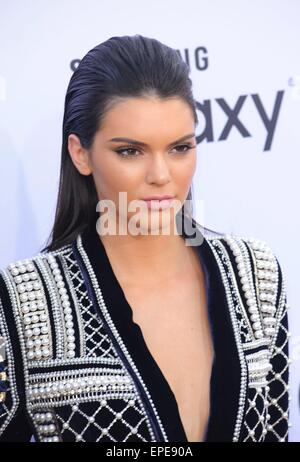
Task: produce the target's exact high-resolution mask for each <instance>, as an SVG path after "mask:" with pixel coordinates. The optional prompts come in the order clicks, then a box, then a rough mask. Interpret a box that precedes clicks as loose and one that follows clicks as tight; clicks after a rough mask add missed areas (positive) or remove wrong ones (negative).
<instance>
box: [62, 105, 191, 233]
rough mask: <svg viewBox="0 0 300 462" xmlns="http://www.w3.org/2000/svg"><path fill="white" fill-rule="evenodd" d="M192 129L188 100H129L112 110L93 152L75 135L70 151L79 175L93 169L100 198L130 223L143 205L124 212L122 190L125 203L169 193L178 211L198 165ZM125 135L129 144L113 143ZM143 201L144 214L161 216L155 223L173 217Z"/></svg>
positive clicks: (72, 136) (106, 117)
mask: <svg viewBox="0 0 300 462" xmlns="http://www.w3.org/2000/svg"><path fill="white" fill-rule="evenodd" d="M194 132H195V123H194V118H193V114H192V111H191V109H190V107H189V105H188V104H187V103H186V102H185V101H183V100H181V99H179V98H176V99H169V100H166V99H165V100H160V99H157V98H153V99H150V98H128V99H126V100H122V101H120V102H118V103H117V104H116V105H115V106H114V107H113V108H111V109H110V110H109V111H108V113H107V114H106V116H105V119H104V120H103V122H102V126H101V129H100V130H99V131H98V132H97V133H96V135H95V138H94V143H93V145H92V148H91V149H90V150H89V151H86V150H84V149H83V148H81V145H80V142H79V140H78V138H77V137H76V135H73V134H72V135H69V152H70V155H71V157H72V160H73V162H74V164H75V166H76V167H77V168H78V170H79V171H80V173H82V174H84V175H89V174H91V173H92V175H93V178H94V181H95V186H96V189H97V193H98V198H99V200H100V201H101V200H103V199H109V200H111V201H113V202H114V204H115V206H116V212H117V214H118V213H120V217H122V218H125V219H126V220H127V221H128V220H129V219H130V218H131V217H132V215H134V214H136V212H137V211H138V210H141V209H135V210H136V211H135V212H134V211H133V212H128V211H127V209H126V211H124V209H123V208H122V207H120V204H119V193H120V192H123V193H125V196H124V197H125V198H126V201H127V205H128V204H130V202H131V201H132V200H135V199H139V200H140V199H143V198H147V197H149V196H153V195H159V196H160V195H171V196H174V198H175V199H176V200H177V201H180V204H181V205H180V206H179V208H178V202H176V201H175V202H176V204H177V208H176V207H174V210H175V211H176V212H175V213H177V211H178V210H179V209H180V207H181V206H182V204H183V202H184V200H185V199H186V197H187V195H188V192H189V188H190V186H191V182H192V178H193V175H194V172H195V169H196V157H197V148H196V138H195V133H194ZM121 137H122V138H127V139H130V140H131V142H129V141H112V138H121ZM184 137H186V139H185V140H181V141H179V142H178V140H180V139H182V138H184ZM133 141H135V142H134V143H133ZM143 204H144V207H145V208H143V212H142V213H144V215H143V216H144V217H145V216H146V215H147V217H148V218H147V219H148V221H149V220H150V218H151V217H149V214H152V215H153V214H156V216H157V215H159V216H158V218H159V220H158V223H157V222H156V221H155V223H157V225H158V226H159V227H161V224H162V221H161V218H162V215H163V214H166V213H168V214H169V216H170V218H173V215H172V213H170V212H171V209H172V207H171V209H165V210H153V209H147V207H146V205H145V204H146V203H143ZM142 221H143V220H142ZM164 223H165V222H164ZM149 224H150V223H149ZM152 224H153V223H152ZM148 229H149V226H148ZM151 229H152V228H151Z"/></svg>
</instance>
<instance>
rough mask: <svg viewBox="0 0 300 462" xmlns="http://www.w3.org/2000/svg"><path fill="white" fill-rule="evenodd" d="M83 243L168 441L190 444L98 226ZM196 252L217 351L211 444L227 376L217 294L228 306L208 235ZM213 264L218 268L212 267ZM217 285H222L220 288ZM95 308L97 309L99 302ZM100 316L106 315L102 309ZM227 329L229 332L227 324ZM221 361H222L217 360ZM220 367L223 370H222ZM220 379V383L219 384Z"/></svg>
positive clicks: (208, 434)
mask: <svg viewBox="0 0 300 462" xmlns="http://www.w3.org/2000/svg"><path fill="white" fill-rule="evenodd" d="M194 226H195V225H194ZM196 232H200V231H199V229H198V228H197V229H196ZM183 235H184V238H188V236H187V235H186V234H185V231H184V229H183ZM202 241H203V242H202ZM82 244H83V248H84V250H85V251H86V255H87V256H88V258H89V261H90V263H91V265H92V268H93V271H94V274H95V276H96V278H97V282H98V284H99V287H100V288H101V292H102V295H103V299H104V301H105V304H106V307H107V309H108V311H109V314H110V317H111V319H112V322H113V323H114V325H115V327H116V329H117V331H118V333H119V335H120V338H121V339H122V342H123V345H124V346H125V348H126V349H127V351H128V352H129V354H130V355H131V357H132V359H133V363H134V365H135V367H136V368H137V370H138V371H139V374H140V377H141V379H142V380H143V382H144V384H145V386H146V389H148V392H149V395H150V399H152V401H153V403H154V406H155V407H156V410H157V416H156V418H158V420H159V421H160V422H161V424H162V428H164V429H165V433H166V435H167V440H168V441H173V442H176V441H178V442H188V439H187V435H186V432H185V429H184V426H183V423H182V420H181V417H180V414H179V407H178V403H177V401H176V397H175V395H174V393H173V391H172V389H171V387H170V385H169V383H168V381H167V379H166V377H165V376H164V374H163V372H162V370H161V369H160V367H159V365H158V363H157V362H156V361H155V359H154V357H153V356H152V354H151V352H150V350H149V348H148V346H147V344H146V342H145V339H144V336H143V333H142V330H141V328H140V326H139V325H138V324H137V323H135V322H134V320H133V310H132V308H131V306H130V304H129V302H128V300H127V298H126V296H125V293H124V291H123V289H122V287H121V285H120V283H119V281H118V279H117V277H116V275H115V273H114V271H113V268H112V265H111V262H110V260H109V258H108V255H107V252H106V250H105V247H104V245H103V242H102V241H101V239H100V236H99V234H98V233H97V230H96V223H94V225H93V226H90V227H89V228H88V229H87V230H85V231H84V232H83V233H82ZM196 250H197V253H198V255H199V258H200V260H201V264H202V268H203V270H204V275H205V290H206V300H207V308H208V313H207V314H208V319H209V325H210V333H211V337H212V342H213V349H214V359H213V364H212V371H211V377H210V393H209V396H210V413H209V418H208V423H207V426H206V432H205V436H204V439H203V441H209V440H210V438H214V433H215V425H216V424H217V420H218V419H220V420H221V419H222V417H221V415H218V412H219V409H218V407H216V403H217V401H218V399H217V395H218V393H220V392H221V391H222V388H221V387H222V384H223V383H224V382H223V379H221V378H220V374H222V376H223V374H224V369H222V365H221V363H220V361H222V357H221V355H222V353H221V351H222V348H221V349H220V344H219V342H217V338H216V336H217V335H218V334H217V333H216V318H215V316H216V314H215V313H214V311H215V303H216V297H215V296H214V294H216V293H217V292H218V293H219V294H220V291H221V293H222V295H221V296H223V300H222V302H223V304H224V303H226V296H225V291H224V287H223V286H222V284H221V282H220V280H219V279H218V278H216V272H217V271H218V268H217V264H216V261H215V258H214V257H213V255H212V251H211V249H210V248H209V244H208V242H207V240H206V238H205V236H203V235H202V239H201V244H200V245H197V246H196ZM78 258H79V256H78ZM212 263H213V265H214V267H212ZM219 276H220V275H219ZM85 279H86V283H87V284H88V285H90V292H91V293H92V292H93V287H92V284H90V277H86V278H85ZM216 283H218V286H217V285H216ZM220 284H221V286H220ZM217 303H220V301H219V300H218V301H217ZM95 305H96V308H97V303H96V301H95ZM98 313H99V315H100V316H102V314H101V311H100V310H99V307H98ZM227 323H228V321H227ZM223 327H224V328H225V329H226V322H225V323H224V326H223ZM230 327H231V326H230ZM230 327H229V330H230ZM219 356H220V358H219ZM217 359H219V361H217ZM225 359H226V358H225V357H224V358H223V360H225ZM217 366H219V369H217ZM220 367H221V369H222V370H220ZM218 377H219V380H218V381H217V378H218ZM148 398H149V397H148ZM225 433H226V432H225ZM161 438H162V439H161V441H163V440H164V436H163V431H162V434H161Z"/></svg>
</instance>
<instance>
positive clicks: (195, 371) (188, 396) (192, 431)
mask: <svg viewBox="0 0 300 462" xmlns="http://www.w3.org/2000/svg"><path fill="white" fill-rule="evenodd" d="M124 293H125V296H126V299H127V301H128V303H129V305H130V306H131V308H132V312H133V321H134V322H135V323H136V324H138V325H139V327H140V328H141V331H142V334H143V337H144V340H145V343H146V345H147V347H148V349H149V351H150V353H151V355H152V357H153V358H154V360H155V361H156V363H157V365H158V367H159V368H160V370H161V372H162V374H163V376H164V377H165V379H166V380H167V382H168V384H169V386H170V388H171V390H172V392H173V393H174V396H175V399H176V401H177V405H178V410H179V413H180V417H181V420H182V424H183V426H184V429H185V432H186V435H187V438H188V440H189V441H199V440H201V439H202V438H203V435H204V431H205V428H206V424H207V420H208V415H209V399H210V396H209V391H210V376H211V368H212V358H213V346H212V339H211V334H210V327H209V320H208V315H207V307H206V299H205V288H204V285H203V284H201V283H200V282H199V279H195V280H193V279H181V280H180V281H177V282H175V281H173V282H172V283H169V284H165V285H164V286H161V287H156V289H152V290H151V289H150V288H148V289H144V291H141V290H140V288H136V287H130V288H129V287H127V288H124Z"/></svg>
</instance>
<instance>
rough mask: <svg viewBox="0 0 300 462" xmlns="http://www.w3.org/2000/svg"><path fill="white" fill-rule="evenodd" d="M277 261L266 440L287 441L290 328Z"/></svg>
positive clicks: (282, 281)
mask: <svg viewBox="0 0 300 462" xmlns="http://www.w3.org/2000/svg"><path fill="white" fill-rule="evenodd" d="M276 261H277V265H278V275H279V279H278V296H277V303H276V321H277V323H276V333H275V335H274V338H273V341H272V343H271V345H270V346H271V359H270V362H271V365H272V369H271V371H270V372H269V374H270V375H269V384H268V395H267V396H268V415H267V419H268V424H267V433H266V435H265V440H264V441H266V442H269V441H279V442H287V441H288V429H289V384H288V382H289V363H290V360H289V336H290V334H289V331H288V308H289V305H288V303H287V295H286V288H285V287H286V286H285V277H284V274H283V272H282V269H281V267H280V264H279V262H278V260H277V258H276Z"/></svg>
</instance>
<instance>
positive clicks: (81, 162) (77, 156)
mask: <svg viewBox="0 0 300 462" xmlns="http://www.w3.org/2000/svg"><path fill="white" fill-rule="evenodd" d="M68 150H69V154H70V156H71V159H72V162H73V164H74V165H75V167H76V168H77V170H78V171H79V173H81V174H82V175H90V174H91V173H92V168H91V165H90V158H89V152H88V150H87V149H85V148H83V147H82V145H81V142H80V139H79V138H78V136H77V135H75V134H74V133H71V134H70V135H69V136H68Z"/></svg>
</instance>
